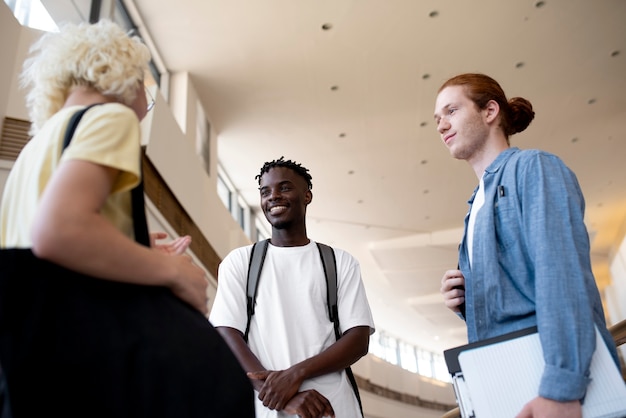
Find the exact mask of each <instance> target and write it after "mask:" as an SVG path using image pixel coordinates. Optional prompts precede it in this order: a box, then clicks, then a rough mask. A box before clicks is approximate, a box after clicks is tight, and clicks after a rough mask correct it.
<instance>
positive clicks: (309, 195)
mask: <svg viewBox="0 0 626 418" xmlns="http://www.w3.org/2000/svg"><path fill="white" fill-rule="evenodd" d="M311 200H313V192H312V191H311V190H307V191H306V193H305V194H304V203H306V204H307V205H308V204H309V203H311Z"/></svg>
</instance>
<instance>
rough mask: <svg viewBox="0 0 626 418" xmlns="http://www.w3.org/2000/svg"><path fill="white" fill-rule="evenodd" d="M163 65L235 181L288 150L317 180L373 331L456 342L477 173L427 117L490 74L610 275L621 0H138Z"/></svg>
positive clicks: (620, 122) (249, 186)
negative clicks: (570, 186) (462, 244)
mask: <svg viewBox="0 0 626 418" xmlns="http://www.w3.org/2000/svg"><path fill="white" fill-rule="evenodd" d="M134 3H135V6H136V8H137V10H138V12H139V14H140V15H141V17H142V19H143V21H144V24H145V26H146V28H147V30H148V31H149V33H150V35H151V37H152V40H153V41H154V43H155V45H156V46H157V48H158V51H159V53H160V55H161V58H162V59H163V62H164V63H165V65H166V66H167V68H168V69H169V70H170V71H172V72H177V71H188V72H189V73H190V75H191V79H192V82H193V84H194V86H195V88H196V90H197V91H198V94H199V97H200V100H201V102H202V104H203V106H204V108H205V109H206V112H207V117H208V118H209V120H210V122H211V124H212V126H213V128H214V130H215V132H217V141H218V154H219V155H218V156H219V160H220V162H221V164H222V165H223V167H224V168H225V170H226V172H227V173H228V175H229V177H230V179H231V181H232V182H233V184H234V185H235V187H236V188H237V189H238V190H239V191H240V192H241V195H242V196H243V198H244V199H245V200H246V201H247V203H248V204H250V205H251V206H252V207H257V206H258V200H259V199H258V190H257V183H256V181H255V175H256V174H258V172H259V169H260V167H261V166H262V165H263V163H264V162H265V161H269V160H273V159H276V158H279V157H281V156H285V158H287V159H293V160H296V161H297V162H300V163H302V164H303V165H304V166H306V167H307V168H309V169H310V173H311V175H312V177H313V195H314V197H313V202H312V204H311V205H310V206H309V209H308V224H307V225H308V226H307V227H308V233H309V236H310V237H311V238H312V239H314V240H318V241H321V242H325V243H328V244H331V245H335V246H337V247H341V248H343V249H345V250H348V251H349V252H351V253H352V254H353V255H355V256H356V257H357V258H358V259H359V261H360V263H361V266H362V274H363V281H364V283H365V286H366V289H367V292H368V297H369V300H370V303H371V306H372V310H373V314H374V319H375V322H376V325H377V328H378V329H379V330H384V331H386V332H387V333H389V334H391V335H393V336H396V337H399V338H401V339H403V340H406V341H408V342H411V343H414V344H417V345H419V346H421V347H424V348H427V349H431V350H434V351H441V350H443V349H445V348H449V347H451V346H454V345H459V344H463V343H465V340H466V333H465V328H464V324H463V323H462V321H460V320H459V319H458V318H457V317H456V316H455V315H454V314H453V313H451V312H450V311H448V310H447V309H446V308H444V307H443V302H442V297H441V295H440V294H439V287H440V279H441V276H442V275H443V272H444V271H445V270H447V269H450V268H455V267H456V248H457V245H458V242H459V240H460V238H461V234H462V229H461V228H462V226H463V218H464V215H465V213H466V211H467V204H466V202H467V199H468V198H469V196H470V195H471V193H472V191H473V189H474V187H475V185H476V184H477V179H476V177H475V175H474V173H473V171H472V170H471V168H470V167H469V165H468V164H467V163H465V162H464V161H457V160H454V159H452V157H450V155H449V153H448V151H447V149H446V148H445V146H444V145H443V144H442V143H441V141H440V139H439V135H438V134H437V132H436V129H435V125H434V123H433V116H432V115H433V107H434V100H435V96H436V92H437V89H438V87H439V86H440V85H441V84H442V83H443V82H444V81H445V80H446V79H447V78H449V77H451V76H454V75H456V74H458V73H462V72H483V73H487V74H489V75H491V76H492V77H494V78H495V79H496V80H498V81H499V82H500V83H501V85H502V86H503V88H504V90H505V92H506V93H507V95H508V96H509V97H513V96H522V97H525V98H527V99H529V100H530V101H531V102H532V103H533V106H534V108H535V111H536V118H535V120H534V121H533V123H532V124H531V125H530V127H529V128H528V129H527V130H526V131H525V132H523V133H522V134H518V135H515V136H513V137H512V138H511V142H512V144H513V145H515V146H519V147H521V148H542V149H544V150H547V151H550V152H554V153H556V154H558V155H559V156H560V157H562V159H563V160H564V161H565V162H566V164H568V165H569V166H570V167H571V168H572V169H573V170H574V171H575V172H576V173H577V175H578V178H579V181H580V183H581V186H582V189H583V192H584V193H585V195H586V199H587V212H586V222H587V225H588V228H589V230H590V235H591V237H592V258H593V263H594V271H595V273H596V277H597V279H598V283H599V285H600V287H604V286H605V285H606V284H608V283H609V281H610V279H609V271H608V261H609V258H610V256H611V253H610V251H611V247H612V246H614V245H615V244H616V243H618V242H619V241H620V240H621V238H622V237H623V236H624V232H625V230H626V164H624V159H625V157H626V24H625V23H624V22H626V2H625V1H623V0H602V1H590V0H546V1H541V2H537V1H531V0H526V1H521V0H516V1H502V0H472V1H470V0H384V1H382V0H315V1H313V0H299V1H295V0H259V1H249V0H177V1H158V2H155V1H152V0H134Z"/></svg>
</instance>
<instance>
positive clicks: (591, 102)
mask: <svg viewBox="0 0 626 418" xmlns="http://www.w3.org/2000/svg"><path fill="white" fill-rule="evenodd" d="M595 102H596V99H593V98H592V99H589V100H587V104H590V105H592V104H594V103H595Z"/></svg>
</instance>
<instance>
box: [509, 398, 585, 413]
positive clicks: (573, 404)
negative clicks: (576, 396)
mask: <svg viewBox="0 0 626 418" xmlns="http://www.w3.org/2000/svg"><path fill="white" fill-rule="evenodd" d="M582 416H583V412H582V406H581V405H580V401H569V402H557V401H553V400H552V399H547V398H542V397H541V396H538V397H536V398H535V399H533V400H532V401H530V402H528V403H527V404H526V405H524V408H522V410H521V412H520V413H519V414H518V415H517V417H515V418H582Z"/></svg>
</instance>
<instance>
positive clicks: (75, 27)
mask: <svg viewBox="0 0 626 418" xmlns="http://www.w3.org/2000/svg"><path fill="white" fill-rule="evenodd" d="M149 61H150V51H149V50H148V48H147V47H146V46H145V45H144V44H143V42H142V41H141V39H140V38H138V37H136V36H129V35H127V34H126V32H125V31H124V30H123V29H122V28H121V27H120V26H119V25H117V24H116V23H114V22H112V21H110V20H106V19H104V20H100V21H99V22H98V23H95V24H89V23H79V24H66V25H64V26H63V27H62V28H61V29H60V31H59V32H49V33H46V34H44V35H43V36H42V37H41V38H40V39H38V40H37V41H36V42H35V43H34V44H33V45H32V46H31V48H30V56H29V57H28V58H27V59H26V60H25V61H24V67H23V71H22V73H21V75H20V82H21V86H22V87H23V88H26V89H28V92H27V94H26V106H27V108H28V112H29V115H30V119H31V123H32V125H31V130H30V133H31V134H32V135H34V134H35V133H36V132H37V131H38V130H39V129H40V128H41V126H42V125H43V124H44V123H45V122H46V121H47V120H48V119H50V117H52V115H54V114H55V113H56V112H58V111H59V110H60V109H61V108H62V107H63V104H64V103H65V101H66V99H67V97H68V95H69V94H70V92H71V91H72V89H73V88H75V87H77V86H84V87H90V88H93V89H95V90H97V91H98V92H100V93H102V94H104V95H107V96H112V97H114V98H115V99H116V100H118V101H119V102H120V103H123V104H126V105H130V104H131V103H132V102H133V101H134V100H135V97H136V94H137V86H138V85H140V84H141V83H143V79H144V75H145V71H146V70H147V68H148V62H149Z"/></svg>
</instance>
